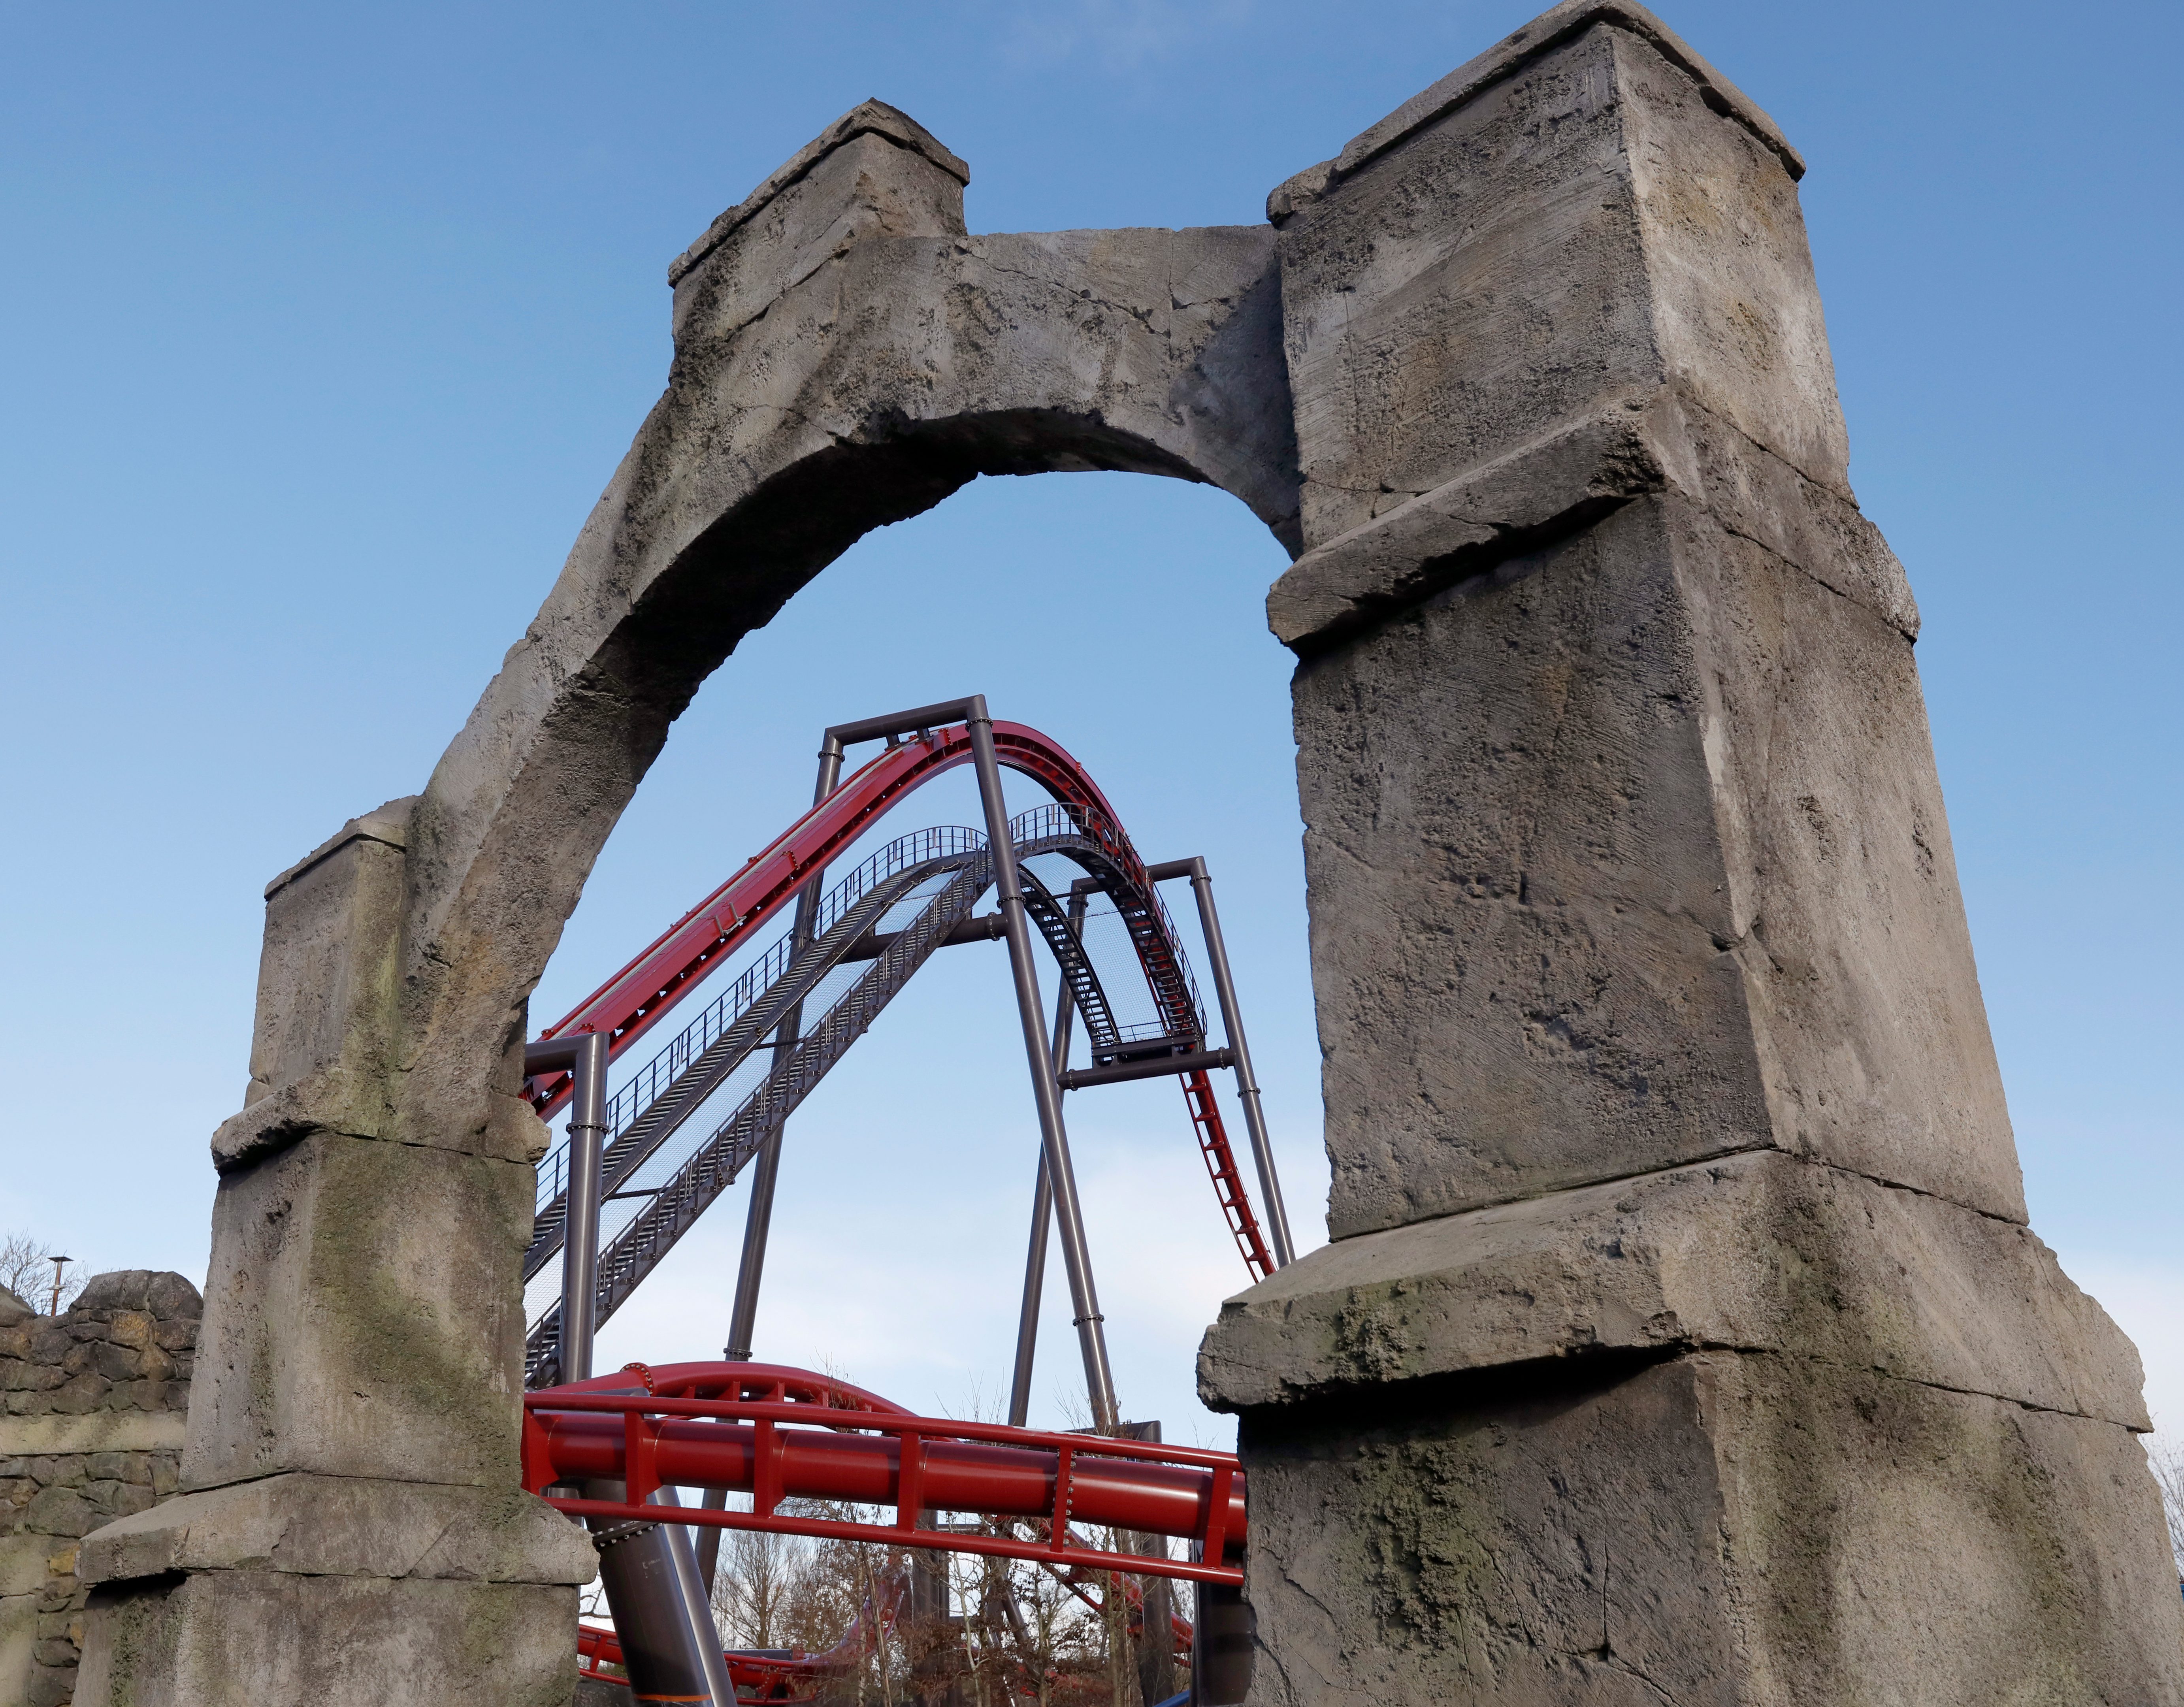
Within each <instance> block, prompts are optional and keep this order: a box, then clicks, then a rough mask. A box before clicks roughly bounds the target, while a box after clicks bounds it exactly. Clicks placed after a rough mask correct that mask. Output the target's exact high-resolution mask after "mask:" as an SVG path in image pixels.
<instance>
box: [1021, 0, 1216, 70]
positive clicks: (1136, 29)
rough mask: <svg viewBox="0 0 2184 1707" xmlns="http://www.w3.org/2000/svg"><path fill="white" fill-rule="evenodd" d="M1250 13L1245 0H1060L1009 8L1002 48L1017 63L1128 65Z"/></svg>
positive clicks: (1158, 59) (1173, 53) (1177, 50)
mask: <svg viewBox="0 0 2184 1707" xmlns="http://www.w3.org/2000/svg"><path fill="white" fill-rule="evenodd" d="M1250 16H1251V0H1061V3H1055V4H1045V5H1032V6H1024V7H1020V8H1017V9H1016V10H1015V11H1014V12H1013V13H1011V14H1010V16H1009V17H1008V20H1007V21H1006V24H1005V25H1004V26H1003V30H1002V35H1001V51H1002V54H1003V57H1004V58H1005V59H1007V60H1009V61H1010V62H1011V63H1012V64H1018V65H1024V66H1049V65H1059V64H1069V63H1072V62H1084V63H1088V64H1093V65H1095V66H1097V67H1098V68H1099V69H1100V70H1103V71H1108V72H1127V71H1134V70H1139V69H1140V68H1142V67H1144V66H1146V65H1150V64H1160V63H1162V62H1164V61H1167V60H1172V59H1175V58H1177V57H1178V56H1179V55H1180V54H1182V53H1186V52H1189V51H1190V49H1192V48H1194V47H1196V46H1198V45H1199V44H1200V43H1201V42H1205V41H1206V40H1207V39H1209V38H1211V37H1213V36H1219V35H1221V34H1223V33H1224V32H1226V31H1231V30H1234V29H1235V28H1236V27H1237V26H1238V25H1241V24H1243V23H1244V22H1245V21H1246V20H1248V19H1249V17H1250Z"/></svg>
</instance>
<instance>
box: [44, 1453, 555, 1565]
mask: <svg viewBox="0 0 2184 1707" xmlns="http://www.w3.org/2000/svg"><path fill="white" fill-rule="evenodd" d="M237 1568H244V1569H249V1570H283V1571H294V1572H298V1573H301V1574H303V1575H305V1576H365V1577H387V1578H423V1577H434V1578H447V1579H449V1580H451V1581H495V1582H540V1583H558V1584H564V1585H575V1584H579V1583H585V1582H589V1581H591V1580H592V1578H593V1576H595V1575H597V1572H598V1560H597V1557H596V1555H595V1554H594V1553H593V1547H592V1542H591V1538H590V1537H589V1536H588V1535H587V1534H586V1533H585V1532H584V1531H582V1529H579V1528H578V1527H577V1526H576V1525H574V1524H572V1523H571V1522H570V1521H569V1520H568V1519H566V1518H565V1517H563V1516H562V1515H560V1513H559V1512H557V1511H555V1510H554V1509H553V1508H552V1507H551V1506H549V1505H548V1504H547V1503H545V1502H544V1501H543V1500H540V1499H538V1498H534V1497H532V1495H530V1494H527V1493H525V1492H522V1491H521V1490H520V1489H516V1488H477V1487H427V1486H425V1485H422V1484H420V1483H415V1482H384V1481H360V1480H356V1479H354V1478H350V1477H345V1476H315V1475H275V1476H268V1477H266V1478H265V1479H264V1480H262V1481H249V1482H243V1483H240V1484H237V1486H234V1487H223V1488H216V1489H214V1490H211V1491H209V1492H201V1493H187V1494H184V1495H182V1496H181V1498H176V1499H170V1500H168V1501H166V1502H164V1503H162V1504H159V1505H157V1506H154V1507H153V1508H152V1509H149V1510H147V1511H142V1512H140V1513H138V1514H136V1515H134V1516H131V1517H126V1518H124V1519H122V1520H120V1522H118V1523H110V1524H108V1525H107V1526H104V1527H103V1528H102V1529H99V1530H97V1531H94V1532H92V1534H91V1535H89V1536H88V1537H86V1539H85V1541H84V1542H83V1545H82V1548H81V1552H80V1554H79V1556H78V1559H77V1563H76V1573H77V1575H78V1576H80V1577H81V1579H82V1581H85V1582H86V1583H105V1582H114V1581H123V1580H128V1579H135V1578H142V1577H154V1576H164V1575H167V1574H170V1573H172V1572H175V1571H206V1570H234V1569H237Z"/></svg>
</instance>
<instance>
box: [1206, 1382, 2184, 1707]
mask: <svg viewBox="0 0 2184 1707" xmlns="http://www.w3.org/2000/svg"><path fill="white" fill-rule="evenodd" d="M1242 1445H1243V1450H1244V1453H1245V1458H1246V1459H1247V1460H1248V1462H1249V1464H1250V1465H1251V1511H1252V1520H1251V1552H1250V1555H1249V1559H1250V1562H1249V1565H1248V1566H1247V1570H1248V1571H1249V1574H1250V1594H1251V1604H1252V1607H1253V1609H1254V1611H1255V1612H1256V1615H1257V1620H1258V1627H1259V1631H1260V1635H1261V1640H1262V1649H1261V1653H1260V1657H1259V1664H1258V1666H1257V1668H1256V1675H1255V1676H1254V1679H1253V1683H1252V1690H1251V1699H1252V1701H1253V1702H1254V1703H1255V1704H1266V1707H1292V1704H1301V1703H1313V1704H1324V1703H1341V1704H1357V1707H1364V1704H1367V1703H1373V1704H1379V1703H1385V1702H1390V1701H1401V1702H1412V1701H1416V1702H1426V1701H1435V1702H1439V1701H1461V1702H1467V1703H1481V1704H1508V1707H1518V1704H1522V1707H1535V1704H1541V1703H1562V1702H1583V1703H1588V1704H1590V1703H1610V1704H1615V1707H1624V1704H1630V1707H1638V1704H1660V1703H1667V1702H1673V1703H1676V1704H1679V1707H1694V1704H1702V1703H1704V1704H1719V1707H1729V1704H1741V1703H1751V1702H1763V1703H1769V1704H1772V1703H1801V1704H1802V1703H1813V1704H1820V1703H1841V1702H1861V1703H1864V1702H1874V1703H1886V1704H1902V1707H1914V1704H1915V1707H1992V1704H1993V1703H1996V1702H2002V1701H2027V1702H2031V1701H2038V1702H2057V1703H2061V1702H2074V1703H2075V1702H2085V1703H2093V1702H2099V1703H2113V1704H2117V1707H2120V1704H2122V1703H2124V1702H2162V1703H2168V1702H2174V1701H2176V1700H2177V1699H2180V1696H2179V1690H2180V1685H2184V1665H2180V1663H2179V1660H2178V1655H2177V1652H2176V1643H2175V1642H2174V1640H2173V1638H2172V1639H2170V1640H2167V1641H2165V1640H2164V1639H2163V1638H2164V1637H2165V1635H2166V1634H2168V1632H2165V1631H2164V1630H2163V1629H2162V1626H2161V1623H2160V1620H2161V1618H2162V1615H2164V1614H2165V1612H2166V1611H2167V1608H2166V1606H2165V1604H2162V1603H2159V1602H2157V1601H2156V1600H2155V1599H2153V1598H2152V1596H2151V1595H2150V1593H2149V1585H2152V1586H2153V1587H2161V1586H2162V1585H2161V1583H2160V1579H2161V1578H2163V1577H2165V1576H2166V1577H2167V1579H2168V1581H2167V1582H2166V1585H2165V1590H2166V1593H2167V1595H2168V1597H2169V1598H2172V1599H2173V1598H2175V1597H2176V1581H2175V1577H2174V1575H2173V1573H2172V1572H2171V1571H2170V1569H2169V1561H2168V1559H2167V1558H2166V1556H2165V1551H2164V1547H2163V1542H2162V1538H2161V1536H2160V1534H2159V1531H2158V1529H2157V1527H2156V1526H2155V1525H2154V1524H2153V1522H2151V1521H2146V1520H2142V1521H2138V1522H2133V1523H2124V1524H2118V1525H2108V1524H2087V1523H2085V1522H2083V1521H2082V1517H2083V1514H2084V1513H2085V1512H2086V1511H2087V1510H2088V1509H2093V1510H2119V1509H2129V1508H2128V1507H2127V1506H2126V1507H2120V1505H2119V1495H2120V1493H2121V1492H2124V1491H2126V1490H2130V1491H2131V1492H2134V1493H2135V1492H2136V1490H2137V1486H2138V1484H2139V1483H2141V1482H2142V1481H2144V1480H2145V1477H2146V1470H2145V1465H2144V1456H2143V1454H2142V1453H2141V1452H2140V1451H2139V1448H2138V1447H2137V1443H2136V1442H2134V1441H2133V1440H2132V1438H2131V1436H2130V1435H2129V1434H2128V1433H2127V1432H2126V1431H2124V1430H2122V1429H2120V1428H2116V1427H2114V1426H2113V1425H2108V1424H2103V1423H2098V1422H2093V1421H2090V1420H2087V1419H2084V1418H2081V1417H2073V1416H2067V1415H2064V1414H2059V1413H2055V1412H2052V1411H2039V1410H2030V1409H2025V1408H2024V1407H2022V1406H2020V1405H2015V1404H2011V1403H2005V1402H2002V1401H1998V1400H1995V1399H1992V1398H1986V1397H1980V1396H1977V1395H1971V1394H1964V1393H1956V1392H1945V1391H1942V1390H1941V1389H1938V1388H1935V1387H1931V1386H1923V1385H1920V1384H1919V1383H1917V1382H1912V1381H1895V1380H1892V1379H1890V1378H1888V1377H1886V1376H1885V1375H1877V1374H1875V1373H1873V1372H1871V1371H1865V1370H1844V1369H1841V1368H1838V1367H1835V1366H1830V1365H1818V1364H1812V1363H1809V1362H1808V1361H1805V1360H1802V1359H1799V1358H1786V1357H1782V1356H1780V1355H1777V1354H1751V1355H1747V1354H1738V1353H1727V1352H1714V1353H1699V1354H1691V1355H1685V1356H1680V1357H1674V1358H1670V1359H1669V1360H1667V1361H1664V1362H1659V1363H1652V1364H1638V1365H1635V1366H1634V1365H1632V1364H1630V1362H1629V1360H1628V1359H1624V1360H1622V1361H1621V1362H1620V1364H1619V1363H1618V1360H1617V1359H1615V1358H1607V1357H1603V1358H1599V1359H1596V1360H1595V1361H1594V1362H1592V1363H1591V1364H1574V1365H1569V1366H1566V1367H1563V1368H1558V1369H1556V1370H1552V1371H1551V1372H1550V1373H1548V1374H1546V1375H1530V1374H1526V1375H1512V1374H1508V1373H1506V1372H1505V1373H1503V1374H1501V1375H1496V1376H1495V1377H1493V1378H1492V1379H1490V1380H1479V1381H1441V1382H1424V1383H1418V1384H1415V1385H1412V1386H1405V1387H1400V1388H1396V1389H1393V1390H1391V1391H1389V1392H1385V1393H1384V1394H1383V1395H1382V1396H1380V1397H1379V1398H1378V1399H1377V1400H1376V1401H1375V1402H1374V1403H1373V1405H1372V1407H1371V1409H1370V1410H1369V1411H1367V1412H1364V1413H1363V1414H1361V1413H1360V1411H1359V1409H1357V1408H1356V1407H1355V1406H1330V1405H1309V1404H1307V1405H1295V1406H1284V1407H1275V1408H1270V1409H1264V1410H1256V1411H1252V1412H1248V1413H1246V1414H1245V1418H1244V1420H1243V1429H1242ZM2132 1515H2134V1516H2140V1517H2143V1514H2142V1513H2137V1512H2133V1513H2132ZM1270 1631H1271V1632H1278V1635H1277V1636H1276V1637H1275V1638H1274V1639H1272V1640H1268V1632H1270Z"/></svg>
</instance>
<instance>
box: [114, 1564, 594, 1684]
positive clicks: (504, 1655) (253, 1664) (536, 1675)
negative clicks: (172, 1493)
mask: <svg viewBox="0 0 2184 1707" xmlns="http://www.w3.org/2000/svg"><path fill="white" fill-rule="evenodd" d="M576 1632H577V1592H576V1590H575V1589H573V1588H569V1587H548V1586H544V1585H539V1584H530V1583H493V1582H464V1581H451V1580H448V1579H444V1578H411V1579H404V1580H399V1581H387V1580H384V1579H380V1578H375V1577H369V1576H297V1575H294V1574H292V1573H289V1572H285V1571H261V1570H222V1571H215V1572H210V1573H208V1574H205V1575H203V1576H181V1577H171V1576H170V1577H153V1578H148V1579H144V1580H142V1581H136V1582H131V1583H129V1584H125V1585H121V1586H119V1587H107V1588H101V1589H99V1590H98V1591H97V1592H96V1593H94V1594H93V1595H92V1599H91V1604H90V1608H89V1610H88V1614H87V1616H86V1639H85V1646H84V1663H83V1666H82V1669H81V1672H80V1674H79V1677H78V1682H77V1687H76V1692H75V1699H76V1701H77V1703H78V1704H79V1707H267V1704H269V1703H274V1702H280V1703H290V1702H297V1703H301V1702H309V1703H311V1704H312V1707H384V1704H386V1703H387V1702H388V1701H390V1700H402V1701H415V1702H428V1701H431V1702H488V1701H489V1702H492V1703H494V1704H495V1707H561V1704H562V1703H565V1701H567V1700H568V1699H569V1695H570V1693H571V1689H572V1687H574V1684H575V1681H576V1675H577V1671H576Z"/></svg>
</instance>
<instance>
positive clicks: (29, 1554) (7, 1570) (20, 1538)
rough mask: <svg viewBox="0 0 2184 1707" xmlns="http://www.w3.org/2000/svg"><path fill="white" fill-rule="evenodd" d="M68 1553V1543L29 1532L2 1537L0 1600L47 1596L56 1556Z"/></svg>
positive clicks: (0, 1544)
mask: <svg viewBox="0 0 2184 1707" xmlns="http://www.w3.org/2000/svg"><path fill="white" fill-rule="evenodd" d="M65 1550H68V1544H67V1542H64V1541H61V1540H57V1539H56V1538H55V1537H53V1536H50V1535H35V1534H31V1533H29V1532H27V1531H19V1532H17V1533H14V1534H10V1535H6V1536H0V1597H5V1596H9V1595H17V1594H38V1593H43V1592H44V1589H45V1587H46V1581H47V1577H48V1576H50V1575H51V1574H52V1573H51V1572H50V1571H49V1570H47V1565H48V1564H49V1563H50V1561H51V1560H52V1559H53V1555H54V1554H58V1553H61V1552H63V1551H65Z"/></svg>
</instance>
